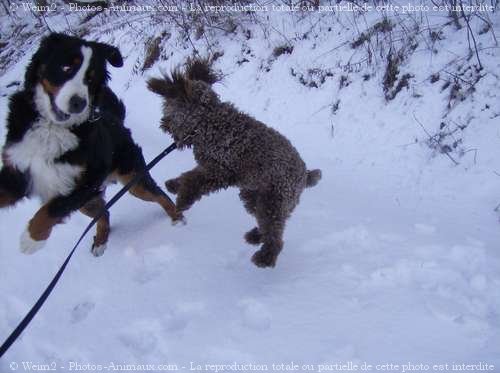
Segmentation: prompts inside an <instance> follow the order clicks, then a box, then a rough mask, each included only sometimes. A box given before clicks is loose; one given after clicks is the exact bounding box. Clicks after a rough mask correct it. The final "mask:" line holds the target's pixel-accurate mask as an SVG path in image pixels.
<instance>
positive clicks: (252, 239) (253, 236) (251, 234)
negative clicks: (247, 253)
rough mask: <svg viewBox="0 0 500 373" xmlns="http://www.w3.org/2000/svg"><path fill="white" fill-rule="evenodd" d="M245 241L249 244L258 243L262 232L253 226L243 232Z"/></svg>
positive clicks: (260, 240)
mask: <svg viewBox="0 0 500 373" xmlns="http://www.w3.org/2000/svg"><path fill="white" fill-rule="evenodd" d="M245 241H247V242H248V243H249V244H250V245H258V244H260V243H261V242H262V233H260V231H259V228H257V227H255V228H253V229H250V230H249V231H248V232H247V233H245Z"/></svg>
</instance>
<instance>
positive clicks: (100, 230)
mask: <svg viewBox="0 0 500 373" xmlns="http://www.w3.org/2000/svg"><path fill="white" fill-rule="evenodd" d="M105 205H106V202H105V201H104V199H103V196H102V195H100V196H98V197H95V198H93V199H91V200H90V201H89V202H87V203H86V204H85V205H84V206H83V207H82V208H81V209H80V212H81V213H82V214H84V215H87V216H88V217H89V218H92V219H94V218H95V217H97V216H98V215H99V213H100V212H101V211H102V210H103V209H104V206H105ZM109 230H110V228H109V212H108V211H106V212H105V213H104V215H103V216H102V217H101V218H99V220H98V221H97V228H96V235H95V236H94V243H93V245H92V249H91V251H92V254H94V255H95V256H101V255H102V254H104V250H105V249H106V244H107V242H108V237H109Z"/></svg>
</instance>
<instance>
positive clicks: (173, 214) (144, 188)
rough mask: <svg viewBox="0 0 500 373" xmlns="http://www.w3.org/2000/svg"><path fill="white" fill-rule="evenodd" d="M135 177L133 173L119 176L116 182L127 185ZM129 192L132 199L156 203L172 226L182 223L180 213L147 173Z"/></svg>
mask: <svg viewBox="0 0 500 373" xmlns="http://www.w3.org/2000/svg"><path fill="white" fill-rule="evenodd" d="M135 175H136V174H135V172H130V173H128V174H119V175H118V180H119V181H120V182H121V183H122V184H127V183H128V182H129V181H130V180H132V179H133V178H134V177H135ZM129 192H130V194H132V195H133V196H134V197H137V198H139V199H142V200H143V201H148V202H155V203H158V204H159V205H160V206H161V207H162V208H163V210H165V212H166V213H167V215H168V216H170V218H171V219H172V224H176V223H178V222H180V221H184V217H183V215H182V213H181V212H178V211H177V209H176V208H175V204H174V202H173V201H172V200H171V199H170V198H169V197H168V196H167V194H166V193H165V192H164V191H163V190H161V188H160V187H159V186H158V185H157V184H156V182H155V181H154V180H153V178H152V177H151V175H150V174H149V173H147V174H146V175H145V176H144V177H143V178H142V179H141V180H140V181H139V182H138V183H137V184H135V185H134V186H133V187H132V188H131V189H130V191H129Z"/></svg>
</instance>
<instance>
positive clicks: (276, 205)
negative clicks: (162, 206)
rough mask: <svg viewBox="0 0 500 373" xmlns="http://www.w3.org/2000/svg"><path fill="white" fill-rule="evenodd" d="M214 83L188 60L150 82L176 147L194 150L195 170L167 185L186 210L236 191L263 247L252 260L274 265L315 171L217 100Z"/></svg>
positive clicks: (251, 236) (270, 133) (204, 62)
mask: <svg viewBox="0 0 500 373" xmlns="http://www.w3.org/2000/svg"><path fill="white" fill-rule="evenodd" d="M217 80H218V77H217V75H216V74H215V73H214V72H213V71H212V69H211V67H210V61H209V60H208V59H194V60H192V59H189V60H188V61H187V63H186V67H185V69H184V70H183V71H181V69H179V68H177V69H176V70H174V71H173V72H172V73H171V75H170V76H164V77H163V79H157V78H152V79H150V80H149V81H148V87H149V89H150V90H151V91H153V92H155V93H157V94H159V95H161V96H162V97H164V99H165V102H164V117H163V119H162V126H161V127H162V128H163V130H165V131H166V132H169V133H170V134H171V135H172V136H173V138H174V139H175V141H176V142H177V146H178V147H179V148H184V147H192V148H193V152H194V157H195V159H196V161H197V163H198V165H197V166H196V167H195V168H194V169H192V170H191V171H188V172H185V173H183V174H182V175H180V176H179V177H177V178H175V179H172V180H168V181H167V182H166V183H165V184H166V186H167V189H168V190H169V191H170V192H171V193H175V194H177V202H176V205H177V209H178V210H179V211H184V210H187V209H189V208H190V207H191V205H192V204H193V203H194V202H195V201H197V200H199V199H200V198H201V197H202V196H203V195H205V194H209V193H210V192H214V191H217V190H219V189H226V188H228V187H230V186H236V187H238V188H239V189H240V198H241V200H242V201H243V203H244V205H245V208H246V209H247V211H248V212H249V213H250V214H252V215H254V216H255V217H256V219H257V224H258V227H255V228H253V229H252V230H250V231H249V232H247V233H246V234H245V239H246V240H247V242H249V243H250V244H255V245H258V244H260V243H263V245H262V247H261V249H260V250H258V251H257V252H256V253H255V254H254V255H253V257H252V261H253V262H254V263H255V264H256V265H257V266H259V267H274V266H275V265H276V259H277V257H278V254H279V253H280V251H281V249H282V248H283V238H282V237H283V231H284V228H285V222H286V219H287V218H288V217H289V216H290V214H291V212H292V211H293V209H294V208H295V206H296V205H297V204H298V203H299V198H300V195H301V193H302V191H303V190H304V188H305V187H309V186H314V185H316V183H317V182H318V181H319V179H320V178H321V171H320V170H313V171H307V170H306V165H305V164H304V162H303V161H302V159H301V158H300V155H299V153H298V152H297V150H296V149H295V148H294V147H293V145H292V144H291V143H290V141H288V140H287V139H286V138H285V137H284V136H282V135H281V134H280V133H278V132H277V131H275V130H274V129H272V128H269V127H267V126H266V125H264V124H263V123H261V122H259V121H258V120H256V119H254V118H252V117H251V116H249V115H247V114H244V113H241V112H240V111H238V110H237V109H236V108H235V107H234V106H233V105H232V104H230V103H226V102H221V101H220V100H219V98H218V96H217V94H216V93H215V92H214V91H213V90H212V87H211V85H212V84H213V83H215V82H216V81H217Z"/></svg>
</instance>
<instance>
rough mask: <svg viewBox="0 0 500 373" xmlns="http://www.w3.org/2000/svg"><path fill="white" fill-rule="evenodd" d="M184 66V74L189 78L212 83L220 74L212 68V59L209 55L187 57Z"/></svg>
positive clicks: (216, 80) (217, 79) (218, 78)
mask: <svg viewBox="0 0 500 373" xmlns="http://www.w3.org/2000/svg"><path fill="white" fill-rule="evenodd" d="M185 66H186V73H185V74H186V76H187V78H188V79H189V80H201V81H202V82H205V83H208V84H210V85H212V84H214V83H217V82H218V81H219V80H220V79H221V78H220V75H219V74H217V73H216V72H214V70H213V69H212V60H211V59H210V57H205V58H188V59H187V61H186V63H185Z"/></svg>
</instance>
